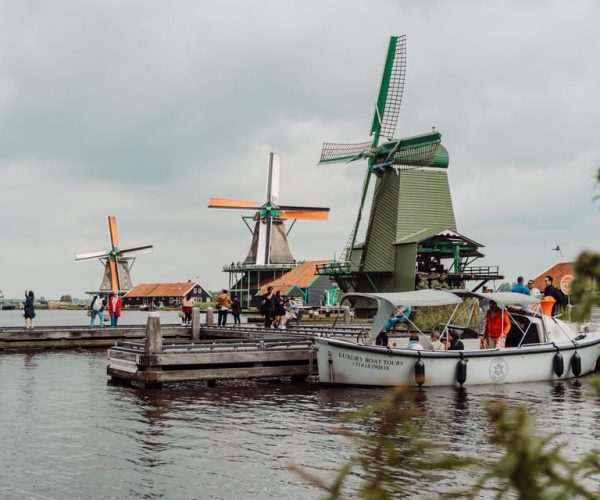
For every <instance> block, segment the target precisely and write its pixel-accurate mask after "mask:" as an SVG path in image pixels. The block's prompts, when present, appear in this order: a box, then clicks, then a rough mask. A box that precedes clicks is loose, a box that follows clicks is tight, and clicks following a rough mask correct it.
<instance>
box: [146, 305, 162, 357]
mask: <svg viewBox="0 0 600 500" xmlns="http://www.w3.org/2000/svg"><path fill="white" fill-rule="evenodd" d="M162 350H163V342H162V333H161V332H160V314H159V313H158V311H151V312H149V313H148V321H147V322H146V354H160V353H162Z"/></svg>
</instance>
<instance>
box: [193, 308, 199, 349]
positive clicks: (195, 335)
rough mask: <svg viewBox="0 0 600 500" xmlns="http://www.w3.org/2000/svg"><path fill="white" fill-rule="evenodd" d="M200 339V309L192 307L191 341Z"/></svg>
mask: <svg viewBox="0 0 600 500" xmlns="http://www.w3.org/2000/svg"><path fill="white" fill-rule="evenodd" d="M197 340H200V309H199V308H198V307H194V308H193V309H192V342H195V341H197Z"/></svg>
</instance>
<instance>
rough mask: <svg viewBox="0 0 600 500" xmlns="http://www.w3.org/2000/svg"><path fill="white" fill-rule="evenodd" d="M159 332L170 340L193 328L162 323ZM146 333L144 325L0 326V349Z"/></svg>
mask: <svg viewBox="0 0 600 500" xmlns="http://www.w3.org/2000/svg"><path fill="white" fill-rule="evenodd" d="M162 334H163V336H164V337H165V338H166V339H169V340H171V341H173V342H176V341H189V340H190V339H191V337H192V329H191V328H189V327H187V328H186V327H183V326H179V325H164V326H163V327H162ZM145 337H146V325H132V326H127V325H124V326H118V327H115V328H110V327H104V328H100V327H95V328H92V327H89V326H72V327H66V326H59V327H41V328H38V327H36V328H35V329H34V330H26V329H25V328H1V329H0V351H2V350H8V349H74V348H91V347H110V346H112V345H115V343H116V342H118V341H131V340H136V339H144V338H145Z"/></svg>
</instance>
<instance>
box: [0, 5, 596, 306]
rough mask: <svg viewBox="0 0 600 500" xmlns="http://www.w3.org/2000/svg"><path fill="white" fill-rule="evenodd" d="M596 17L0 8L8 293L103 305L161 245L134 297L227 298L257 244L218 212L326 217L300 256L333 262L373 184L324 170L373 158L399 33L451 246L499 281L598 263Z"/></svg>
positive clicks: (565, 8)
mask: <svg viewBox="0 0 600 500" xmlns="http://www.w3.org/2000/svg"><path fill="white" fill-rule="evenodd" d="M599 25H600V3H599V2H596V1H594V0H589V1H585V0H574V1H569V2H564V1H563V2H558V1H556V2H552V1H529V2H523V1H513V2H510V1H502V2H500V1H498V2H491V1H488V2H481V1H464V2H461V1H438V2H433V1H423V0H415V1H402V0H395V1H391V0H390V1H385V0H371V1H368V2H367V1H362V2H359V1H348V0H343V1H342V0H340V1H333V0H332V1H327V0H318V1H317V0H314V1H313V0H304V1H302V2H300V1H285V0H273V1H254V2H249V1H241V0H239V1H224V0H220V1H216V0H215V1H200V0H178V1H177V2H169V1H153V0H138V1H134V0H118V1H117V0H112V1H111V0H86V1H85V2H82V1H80V0H73V1H67V0H55V1H52V2H45V1H33V0H0V234H1V235H2V241H1V245H0V290H2V291H3V292H4V293H5V295H6V296H10V297H18V296H20V295H21V294H22V292H23V290H25V289H33V290H34V291H35V292H36V294H37V295H38V296H42V295H43V296H45V297H47V298H53V297H58V296H60V295H62V294H66V293H68V294H71V295H73V296H76V297H82V296H83V295H84V291H85V290H89V289H94V288H96V287H98V286H99V284H100V281H101V277H102V268H101V266H100V264H99V263H98V262H96V261H82V262H75V260H74V255H75V254H76V253H80V252H91V251H96V250H105V249H108V247H109V239H108V230H107V222H106V216H107V215H111V214H114V215H116V216H117V221H118V225H119V234H120V239H121V247H128V246H134V245H140V244H149V243H151V244H154V246H155V250H154V253H153V254H152V255H145V256H141V257H140V258H139V259H138V260H137V261H136V263H135V265H134V267H133V269H132V277H133V280H134V282H136V283H141V282H165V281H185V280H187V279H196V277H198V279H199V280H200V282H201V283H202V284H203V285H204V286H205V287H206V288H208V289H215V288H218V287H222V286H226V285H227V275H226V274H225V273H223V272H222V271H221V268H222V266H223V264H226V263H230V262H232V261H233V262H237V261H239V260H243V259H244V258H245V256H246V253H247V251H248V247H249V245H250V234H249V232H248V230H247V229H246V228H245V226H244V225H243V223H242V221H241V219H240V217H239V215H238V214H236V213H234V212H226V211H214V210H209V209H208V208H207V207H206V205H207V202H208V198H209V197H211V196H220V197H226V198H239V199H248V200H256V201H260V202H262V201H264V192H265V182H266V179H265V177H266V172H267V166H268V155H269V152H270V151H277V152H280V153H282V155H283V160H282V171H281V190H280V201H281V202H284V203H287V204H307V205H315V206H329V207H331V216H330V219H329V221H327V222H311V221H299V222H298V223H297V224H296V226H295V227H294V229H293V231H292V233H291V235H290V245H291V248H292V251H293V253H294V256H295V257H296V259H298V260H302V259H306V260H308V259H323V258H332V257H333V255H334V254H337V255H339V252H340V250H341V249H342V248H343V246H344V244H345V242H346V240H347V238H348V235H349V233H350V230H351V227H352V223H353V220H354V218H355V215H356V210H357V205H358V201H359V199H358V198H359V192H360V188H361V183H362V179H363V175H364V170H365V168H366V165H365V164H364V163H359V162H355V163H352V164H349V165H332V166H328V167H317V166H316V163H317V161H318V159H319V155H320V149H321V143H322V142H323V141H338V142H358V141H365V140H369V135H368V133H369V130H370V125H371V119H372V113H373V107H374V102H375V98H376V95H377V92H378V87H379V83H380V79H381V72H382V69H383V61H384V57H385V53H386V50H387V44H388V40H389V36H390V35H400V34H406V35H407V47H408V58H407V79H406V87H405V94H404V100H403V104H402V110H401V113H400V119H399V122H398V129H397V134H396V136H398V137H404V136H409V135H415V134H420V133H424V132H428V131H430V130H431V127H432V126H435V127H436V128H437V130H439V131H440V132H441V133H442V135H443V144H444V145H445V146H446V148H447V149H448V151H449V154H450V166H449V170H448V174H449V178H450V187H451V190H452V196H453V201H454V208H455V214H456V219H457V225H458V230H459V231H460V232H461V233H463V234H465V235H466V236H468V237H470V238H472V239H474V240H476V241H479V242H481V243H483V244H484V245H485V249H484V250H483V251H484V253H486V259H485V261H484V262H482V264H489V265H499V266H500V268H501V271H502V272H503V273H504V274H505V275H506V276H507V279H510V280H514V279H515V277H516V275H518V274H522V275H525V276H526V277H530V276H534V275H537V274H539V273H541V272H542V271H544V270H545V269H546V268H547V267H549V266H551V265H552V264H553V263H555V262H556V261H557V260H559V259H560V256H559V255H558V254H557V253H556V252H553V251H552V248H553V247H555V246H556V243H557V242H558V243H559V244H560V247H561V248H562V251H563V254H564V260H570V259H574V258H575V257H576V256H577V254H578V252H580V251H581V250H582V249H585V248H588V249H596V250H597V249H599V248H600V206H599V205H600V204H599V203H596V204H595V205H594V203H593V201H592V199H593V197H594V195H595V194H598V191H597V190H596V187H595V174H596V172H597V169H598V166H599V165H600V98H599V96H598V92H599V89H600V65H599V64H598V61H600V38H599V37H598V26H599Z"/></svg>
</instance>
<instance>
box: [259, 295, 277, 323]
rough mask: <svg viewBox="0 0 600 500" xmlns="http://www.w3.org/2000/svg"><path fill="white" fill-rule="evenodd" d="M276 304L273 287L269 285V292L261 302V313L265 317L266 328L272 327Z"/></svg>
mask: <svg viewBox="0 0 600 500" xmlns="http://www.w3.org/2000/svg"><path fill="white" fill-rule="evenodd" d="M274 310H275V304H274V302H273V287H272V286H269V287H267V293H266V294H265V295H264V296H263V299H262V302H261V304H260V313H261V314H262V315H263V316H264V317H265V328H271V323H272V322H273V311H274Z"/></svg>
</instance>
